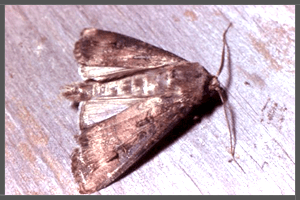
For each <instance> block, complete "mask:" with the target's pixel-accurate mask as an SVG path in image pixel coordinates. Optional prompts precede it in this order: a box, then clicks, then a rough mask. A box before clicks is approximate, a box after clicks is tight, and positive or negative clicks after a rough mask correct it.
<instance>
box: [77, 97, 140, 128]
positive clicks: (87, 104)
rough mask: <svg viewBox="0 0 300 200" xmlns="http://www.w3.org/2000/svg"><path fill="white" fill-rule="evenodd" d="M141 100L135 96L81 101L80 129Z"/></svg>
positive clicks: (95, 98)
mask: <svg viewBox="0 0 300 200" xmlns="http://www.w3.org/2000/svg"><path fill="white" fill-rule="evenodd" d="M139 101H141V100H140V99H137V98H130V99H120V98H118V99H107V98H102V97H94V98H93V99H91V100H88V101H84V102H81V104H80V109H79V110H80V114H79V126H80V130H83V129H86V128H89V127H91V126H93V125H94V124H96V123H99V122H101V121H103V120H105V119H108V118H109V117H111V116H114V115H116V114H118V113H120V112H122V111H124V110H125V109H127V108H129V107H130V106H131V105H133V104H135V103H137V102H139Z"/></svg>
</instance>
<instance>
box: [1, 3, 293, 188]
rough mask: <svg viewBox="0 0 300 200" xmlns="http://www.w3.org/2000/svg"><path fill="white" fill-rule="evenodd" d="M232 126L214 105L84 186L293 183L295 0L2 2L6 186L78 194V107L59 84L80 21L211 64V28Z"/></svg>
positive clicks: (66, 79)
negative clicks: (263, 0) (224, 51)
mask: <svg viewBox="0 0 300 200" xmlns="http://www.w3.org/2000/svg"><path fill="white" fill-rule="evenodd" d="M230 22H232V23H233V27H232V28H231V29H230V30H229V32H228V34H227V42H228V45H229V47H230V61H231V64H230V65H228V62H226V63H227V65H225V68H224V70H223V72H222V74H221V75H220V77H219V80H220V81H221V83H223V85H225V86H226V87H227V89H228V96H229V103H230V106H231V107H232V109H233V113H234V116H235V118H234V124H235V130H236V134H237V145H236V155H237V157H238V159H237V160H238V162H239V163H240V165H241V166H242V167H243V169H244V170H245V172H246V173H245V174H244V173H243V172H242V171H241V169H240V168H239V167H238V166H237V165H236V164H235V163H229V162H228V160H229V159H230V158H231V157H230V154H229V147H230V143H229V134H228V129H227V125H226V121H225V117H224V113H223V108H222V107H221V106H219V107H217V108H216V109H215V110H214V111H213V112H212V114H211V115H206V116H204V117H202V118H201V121H200V122H199V123H197V124H196V125H194V126H192V127H191V128H190V129H188V130H187V131H185V132H184V133H182V134H180V135H179V136H172V135H171V136H170V137H168V138H167V139H166V140H165V142H164V144H162V145H159V146H158V147H156V148H155V149H154V150H153V151H152V153H150V154H149V155H148V156H147V158H146V159H145V160H144V161H143V162H141V163H140V164H139V165H138V166H136V167H135V168H134V169H133V170H131V172H129V173H127V175H126V176H124V177H123V178H122V179H120V180H119V181H117V182H115V183H114V184H112V185H110V186H109V187H107V188H105V189H103V190H101V191H100V192H98V193H95V194H295V7H294V6H48V5H47V6H6V7H5V189H6V194H78V191H77V185H76V183H75V182H74V180H73V176H72V174H71V169H70V155H71V153H72V149H73V148H74V147H76V142H75V139H74V138H73V136H74V135H76V134H78V131H79V128H78V124H77V120H78V115H77V113H76V111H75V110H74V109H71V107H70V102H68V101H67V100H65V99H64V98H62V97H61V96H60V91H59V90H60V88H61V87H62V86H64V85H65V84H68V83H71V82H75V81H81V79H80V77H79V75H78V73H77V68H78V65H77V63H76V62H75V59H74V58H73V46H74V43H75V42H76V41H77V40H78V38H79V33H80V31H81V30H82V29H83V28H86V27H96V28H98V29H104V30H109V31H114V32H118V33H123V34H126V35H128V36H131V37H134V38H138V39H141V40H143V41H145V42H148V43H150V44H153V45H155V46H158V47H161V48H163V49H165V50H168V51H170V52H172V53H175V54H176V55H179V56H180V57H183V58H185V59H187V60H189V61H193V62H199V63H200V64H202V65H203V66H204V67H205V68H206V69H208V71H210V73H212V74H215V73H216V72H217V69H218V67H219V63H220V57H221V48H222V34H223V31H224V30H225V29H226V27H227V26H228V24H229V23H230Z"/></svg>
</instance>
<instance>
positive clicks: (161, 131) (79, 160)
mask: <svg viewBox="0 0 300 200" xmlns="http://www.w3.org/2000/svg"><path fill="white" fill-rule="evenodd" d="M190 108H191V106H189V105H187V103H184V102H182V99H181V100H180V98H176V97H175V98H174V97H171V98H167V97H154V98H151V99H148V100H145V101H142V102H140V103H137V104H134V105H133V106H131V107H129V108H128V109H126V110H124V111H123V112H121V113H119V114H117V115H114V116H112V117H110V118H109V119H106V120H104V121H102V122H100V123H98V124H95V125H94V126H92V127H90V128H88V129H84V130H82V133H81V135H80V136H79V138H78V142H79V144H80V146H81V147H80V148H77V149H75V150H74V152H73V155H72V172H73V174H74V177H75V179H76V181H77V182H78V184H79V187H80V189H79V190H80V193H93V192H95V191H97V190H100V189H101V188H104V187H106V186H108V185H109V184H111V183H112V182H113V181H114V180H115V179H116V178H118V177H119V176H120V175H121V174H122V173H123V172H124V171H126V170H127V169H128V168H129V167H130V166H131V165H132V164H133V163H135V162H136V161H137V160H138V159H139V158H140V157H141V156H142V155H143V154H144V153H145V152H147V150H149V149H150V148H151V147H152V146H153V145H154V144H155V143H156V142H157V141H158V140H160V139H161V138H162V137H163V136H164V135H165V134H166V133H168V132H169V130H171V129H172V128H173V127H174V126H175V125H176V124H177V123H178V121H179V120H180V119H181V118H182V117H185V115H186V114H187V113H188V112H189V111H190ZM178 113H180V114H178ZM165 122H167V123H165Z"/></svg>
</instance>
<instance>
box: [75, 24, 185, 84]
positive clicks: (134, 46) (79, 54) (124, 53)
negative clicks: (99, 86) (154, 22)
mask: <svg viewBox="0 0 300 200" xmlns="http://www.w3.org/2000/svg"><path fill="white" fill-rule="evenodd" d="M74 56H75V58H76V60H77V62H78V63H79V64H81V67H80V69H79V71H80V74H81V75H82V77H83V78H84V79H96V80H101V77H102V76H105V74H106V75H107V74H110V73H114V72H117V71H127V70H129V69H136V68H155V67H160V66H164V65H170V64H174V63H178V62H181V61H185V60H184V59H183V58H180V57H178V56H176V55H175V54H172V53H170V52H167V51H165V50H163V49H160V48H158V47H155V46H153V45H150V44H148V43H145V42H143V41H140V40H137V39H134V38H131V37H128V36H125V35H122V34H118V33H114V32H109V31H103V30H97V29H94V28H89V29H84V30H83V31H82V32H81V39H80V40H79V41H77V42H76V44H75V49H74ZM99 67H105V68H106V69H104V68H99ZM99 77H100V78H99Z"/></svg>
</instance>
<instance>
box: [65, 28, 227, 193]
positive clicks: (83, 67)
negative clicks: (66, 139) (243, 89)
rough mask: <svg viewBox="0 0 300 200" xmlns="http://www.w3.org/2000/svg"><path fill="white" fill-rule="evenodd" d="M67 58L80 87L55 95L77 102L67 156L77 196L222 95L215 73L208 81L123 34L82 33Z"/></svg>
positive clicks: (107, 180) (198, 70)
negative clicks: (71, 60) (76, 121)
mask: <svg viewBox="0 0 300 200" xmlns="http://www.w3.org/2000/svg"><path fill="white" fill-rule="evenodd" d="M230 25H231V24H230ZM230 25H229V26H230ZM228 28H229V27H228ZM228 28H227V29H226V31H225V32H224V35H223V53H222V62H221V66H223V62H224V49H225V34H226V32H227V30H228ZM74 56H75V59H76V60H77V62H78V63H79V64H80V67H79V73H80V74H81V76H82V78H83V79H84V81H83V82H80V83H73V84H70V85H67V86H65V87H64V88H63V92H62V94H63V96H64V97H65V98H67V99H69V100H71V101H73V102H75V103H80V111H79V127H80V131H81V134H80V135H78V136H77V142H78V144H79V145H80V147H79V148H76V149H75V150H74V151H73V154H72V156H71V158H72V172H73V175H74V178H75V180H76V182H77V183H78V185H79V192H80V193H84V194H85V193H93V192H96V191H98V190H100V189H102V188H104V187H106V186H108V185H109V184H111V183H112V182H113V181H115V180H116V179H117V178H118V177H119V176H120V175H122V174H123V173H124V172H125V171H126V170H127V169H128V168H129V167H130V166H132V164H133V163H135V162H136V161H137V160H138V159H140V158H141V156H143V155H144V154H145V153H146V152H147V151H148V150H150V149H151V147H152V146H153V145H154V144H155V143H157V141H159V140H160V139H161V138H162V137H164V136H165V135H166V134H167V133H168V132H169V131H170V130H172V128H173V127H174V126H175V125H176V124H178V123H179V122H180V121H181V120H182V119H183V118H185V117H186V116H187V115H188V113H189V112H190V111H191V110H192V108H193V107H195V106H197V105H200V104H203V103H205V102H207V101H210V99H211V98H212V96H215V95H216V94H218V95H221V91H222V88H221V86H220V83H219V81H218V78H217V77H218V75H219V73H220V70H219V72H218V73H217V75H216V76H214V75H211V74H210V73H209V72H208V71H207V70H206V69H205V68H204V67H203V66H201V65H200V64H199V63H191V62H189V61H187V60H185V59H183V58H180V57H179V56H177V55H174V54H172V53H170V52H168V51H165V50H163V49H160V48H158V47H155V46H153V45H150V44H147V43H145V42H143V41H140V40H138V39H134V38H131V37H128V36H125V35H122V34H118V33H114V32H109V31H104V30H97V29H95V28H88V29H84V30H83V31H82V32H81V38H80V39H79V41H77V42H76V43H75V49H74ZM220 69H221V67H220ZM221 97H222V95H221ZM104 116H106V119H103V118H104ZM107 116H109V117H107Z"/></svg>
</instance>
